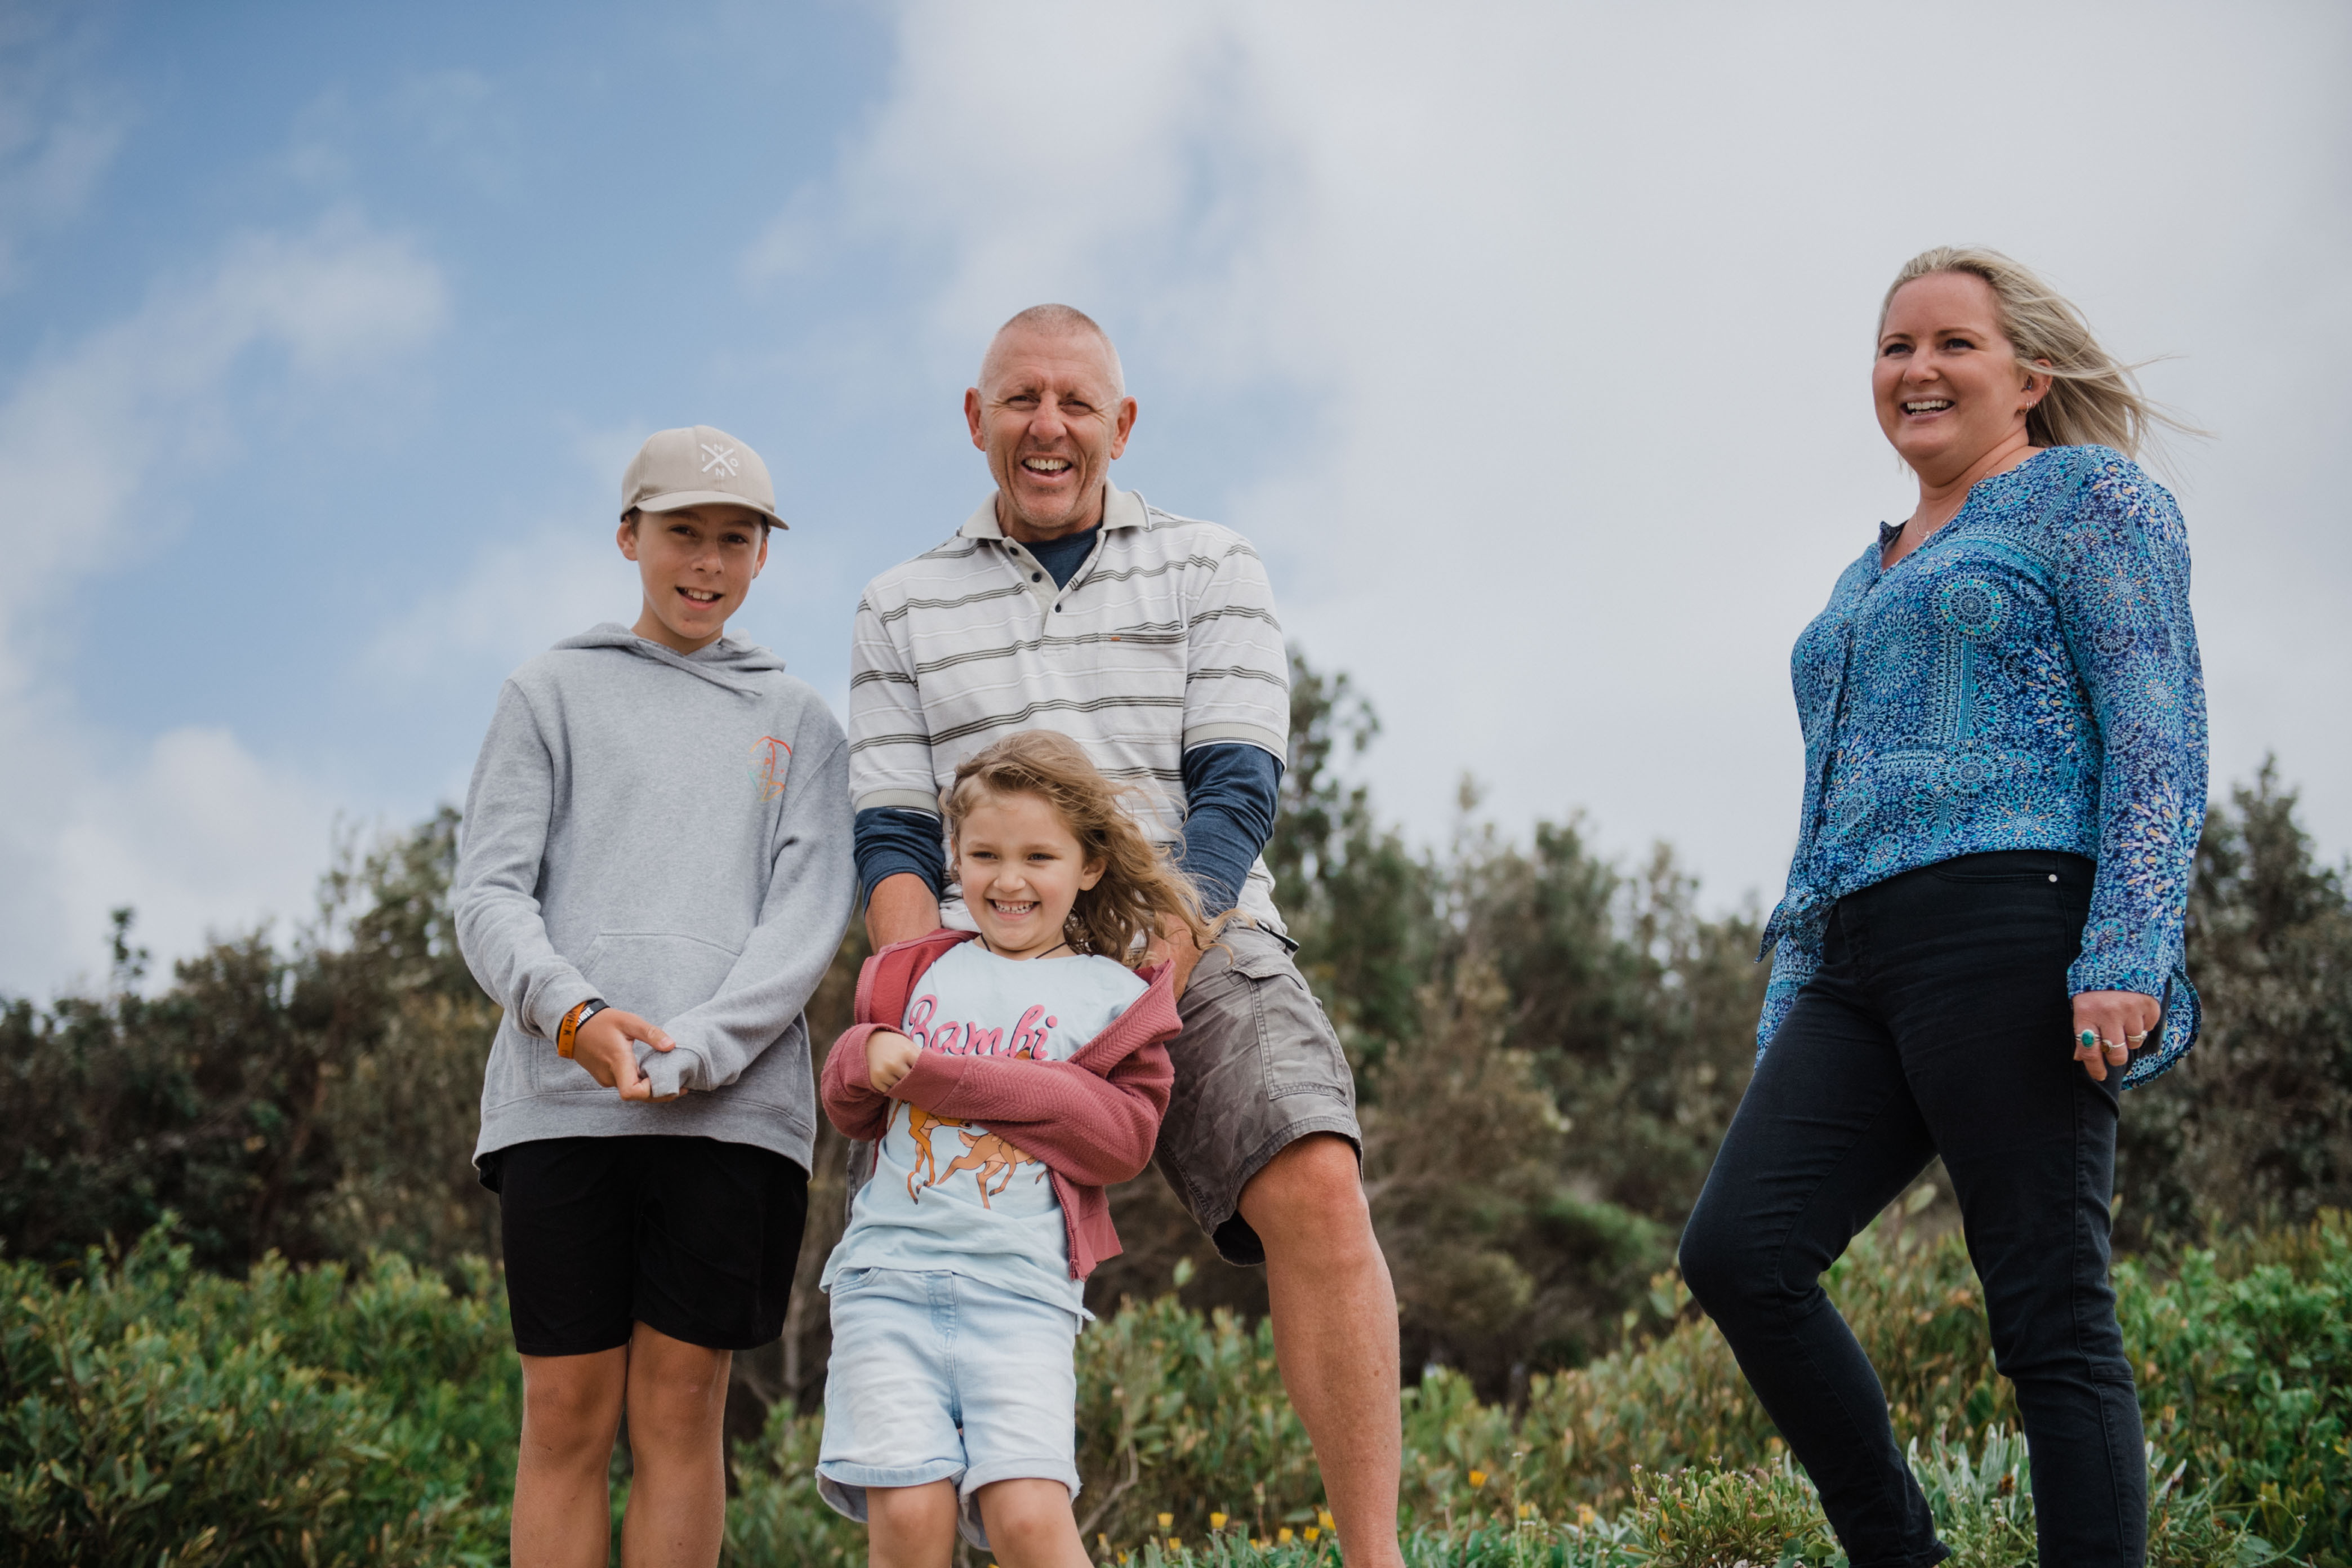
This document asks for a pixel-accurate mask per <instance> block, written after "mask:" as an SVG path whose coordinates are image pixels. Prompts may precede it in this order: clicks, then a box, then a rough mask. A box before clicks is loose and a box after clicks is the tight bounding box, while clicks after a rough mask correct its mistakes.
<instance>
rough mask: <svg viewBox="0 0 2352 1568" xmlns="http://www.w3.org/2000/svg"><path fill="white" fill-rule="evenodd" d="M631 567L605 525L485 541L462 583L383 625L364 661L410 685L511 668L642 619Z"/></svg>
mask: <svg viewBox="0 0 2352 1568" xmlns="http://www.w3.org/2000/svg"><path fill="white" fill-rule="evenodd" d="M590 515H593V513H592V514H590ZM616 568H617V569H616ZM627 571H628V568H627V566H626V563H625V562H623V561H622V560H621V559H620V557H619V554H618V552H616V551H615V549H614V543H613V536H612V535H611V534H610V533H608V532H605V531H603V530H602V529H597V528H588V529H584V530H583V528H581V527H579V526H578V525H577V524H576V523H549V524H546V525H543V526H542V527H540V528H538V529H535V530H533V531H531V532H530V534H529V535H528V536H526V537H524V538H522V539H520V540H516V541H513V542H507V543H500V544H493V545H490V546H488V547H487V548H486V549H484V550H483V551H482V552H480V553H479V554H478V555H477V556H475V558H474V560H473V561H472V563H470V564H469V565H467V568H466V570H465V574H464V575H463V576H461V577H459V578H458V579H457V581H456V582H454V583H452V584H449V585H448V586H447V587H446V588H440V589H436V590H434V591H433V592H431V593H429V594H427V595H425V596H424V597H422V598H421V599H419V600H417V601H416V602H415V604H413V605H410V606H409V607H408V608H407V609H406V610H404V611H403V612H402V613H401V614H399V615H398V616H394V618H393V619H392V620H390V621H388V622H387V623H385V625H384V626H383V628H382V629H381V630H380V631H379V632H377V634H376V635H375V637H373V640H371V642H370V643H369V645H368V649H367V652H366V654H365V656H364V658H363V667H364V668H365V669H366V670H367V671H368V672H369V673H370V674H372V675H373V676H375V677H376V678H377V679H380V680H382V681H383V682H384V683H385V684H386V685H387V686H388V687H393V688H398V689H408V690H412V691H413V690H415V689H420V688H441V687H445V686H447V685H449V684H452V683H454V682H457V681H459V680H464V679H475V680H478V679H479V678H480V676H481V675H482V674H483V672H484V671H486V670H504V669H510V668H513V667H514V666H516V665H518V664H520V663H521V662H522V661H523V660H524V659H526V658H530V656H531V655H533V654H535V653H539V652H541V650H543V649H545V648H547V647H551V646H552V645H553V644H554V643H555V642H557V641H558V640H559V639H561V638H563V637H570V636H572V634H573V633H575V632H579V631H583V630H585V629H586V628H587V627H589V626H593V625H595V624H596V623H597V622H599V621H612V620H618V621H632V620H635V618H636V617H635V609H636V605H635V602H634V600H633V598H632V595H631V592H630V590H631V589H632V587H633V586H634V584H633V582H632V581H631V579H630V578H629V577H628V576H627V575H626V572H627Z"/></svg>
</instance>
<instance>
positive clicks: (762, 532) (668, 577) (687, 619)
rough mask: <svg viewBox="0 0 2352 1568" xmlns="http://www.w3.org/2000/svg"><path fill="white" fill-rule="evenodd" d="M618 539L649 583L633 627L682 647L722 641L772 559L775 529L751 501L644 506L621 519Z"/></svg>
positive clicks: (646, 635) (654, 639) (691, 649)
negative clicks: (633, 518) (763, 521)
mask: <svg viewBox="0 0 2352 1568" xmlns="http://www.w3.org/2000/svg"><path fill="white" fill-rule="evenodd" d="M619 539H620V544H621V553H622V554H624V555H625V556H627V557H628V558H629V559H630V560H632V561H634V562H635V563H637V575H638V577H639V578H641V579H643V581H644V583H645V585H646V607H645V613H644V614H643V615H640V616H638V617H637V624H636V626H635V628H634V629H635V632H636V634H637V635H638V636H639V637H644V638H646V640H647V641H649V642H657V643H659V644H661V645H662V646H663V647H667V648H670V649H673V650H674V651H676V652H678V653H693V652H695V651H696V650H697V649H698V648H704V647H709V646H710V645H711V644H712V643H714V642H717V641H718V640H719V635H720V634H721V633H723V632H724V631H726V629H727V617H728V616H731V615H733V614H734V613H735V609H736V606H737V605H740V604H742V602H743V595H745V594H748V593H750V592H751V579H752V578H754V577H757V576H758V575H759V574H760V568H761V567H762V566H765V565H766V564H767V563H768V531H767V529H766V528H764V527H762V526H761V521H760V514H759V513H758V512H755V511H753V510H751V509H750V508H749V507H740V506H688V507H680V508H679V509H678V510H676V511H642V512H639V513H638V514H637V516H636V521H634V522H624V523H622V524H621V530H620V534H619Z"/></svg>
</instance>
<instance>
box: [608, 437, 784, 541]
mask: <svg viewBox="0 0 2352 1568" xmlns="http://www.w3.org/2000/svg"><path fill="white" fill-rule="evenodd" d="M689 506H748V507H750V508H751V510H753V511H756V512H758V513H759V514H760V515H761V517H764V518H766V519H767V520H768V521H770V522H772V523H774V524H775V525H776V526H777V527H778V528H783V527H786V526H788V525H787V524H786V523H785V521H784V520H783V519H782V518H781V517H778V516H777V515H776V487H775V486H774V485H773V484H772V483H770V482H769V479H768V465H767V464H765V463H763V462H761V461H760V454H759V453H757V452H754V451H753V450H751V447H746V446H745V445H743V443H742V442H740V441H738V440H737V439H735V437H732V436H730V435H729V434H727V432H726V431H724V430H720V429H717V428H715V427H714V426H709V425H688V426H686V427H685V428H683V429H678V430H656V431H655V432H654V433H653V434H652V435H651V436H648V437H646V444H645V445H644V446H642V447H638V448H637V455H636V456H635V457H634V458H630V459H629V469H628V472H626V473H625V474H623V475H622V476H621V515H622V516H623V517H626V516H628V515H629V513H630V512H632V511H676V510H678V509H679V508H680V507H689Z"/></svg>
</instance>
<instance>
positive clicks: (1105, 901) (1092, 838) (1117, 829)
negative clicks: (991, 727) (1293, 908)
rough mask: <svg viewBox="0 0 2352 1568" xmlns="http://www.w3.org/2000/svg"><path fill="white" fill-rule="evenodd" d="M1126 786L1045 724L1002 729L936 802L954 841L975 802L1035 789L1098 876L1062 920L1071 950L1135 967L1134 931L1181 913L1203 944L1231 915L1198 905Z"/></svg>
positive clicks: (1139, 955) (1148, 932)
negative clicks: (1147, 832)
mask: <svg viewBox="0 0 2352 1568" xmlns="http://www.w3.org/2000/svg"><path fill="white" fill-rule="evenodd" d="M1127 793H1128V791H1127V790H1126V789H1125V788H1122V787H1121V786H1120V785H1118V784H1113V783H1111V782H1110V780H1108V779H1107V778H1105V777H1103V775H1102V773H1101V772H1100V771H1099V770H1097V768H1096V767H1095V764H1094V763H1093V761H1092V759H1090V758H1089V757H1087V754H1086V752H1083V751H1081V750H1080V749H1079V747H1078V743H1077V742H1076V741H1073V740H1071V739H1070V738H1069V737H1068V736H1067V735H1059V734H1056V733H1055V732H1054V731H1051V730H1024V731H1020V732H1019V733H1018V734H1013V735H1007V736H1005V737H1004V739H1003V740H1001V741H998V742H995V743H994V744H993V745H991V746H989V747H988V748H987V749H985V750H984V751H982V752H977V753H975V754H974V755H972V756H970V757H967V758H965V759H964V760H963V762H962V763H960V764H958V766H957V768H956V774H955V783H953V784H950V785H949V786H948V787H947V788H946V789H943V790H941V791H940V813H941V814H942V815H943V816H945V817H946V818H947V824H948V837H949V839H950V842H952V841H953V840H954V839H955V838H956V837H957V836H958V834H959V833H960V831H961V828H962V826H963V819H964V818H965V816H968V815H970V813H971V809H972V808H973V807H974V806H976V805H979V804H980V803H981V802H982V800H983V799H985V798H987V797H988V796H990V795H1036V796H1038V797H1039V798H1040V799H1042V800H1044V801H1045V804H1046V805H1049V806H1051V807H1053V809H1054V815H1055V816H1058V817H1060V818H1061V819H1062V823H1063V826H1066V827H1067V828H1068V829H1069V830H1070V836H1071V837H1074V838H1076V840H1077V841H1078V849H1079V852H1080V853H1081V855H1082V856H1083V857H1084V858H1085V860H1086V861H1087V863H1088V864H1097V863H1098V864H1100V865H1101V867H1102V868H1103V874H1102V879H1101V880H1100V881H1098V882H1097V883H1096V884H1095V885H1094V886H1093V887H1091V888H1088V889H1086V890H1085V891H1083V892H1081V893H1079V895H1078V900H1077V902H1076V904H1074V905H1072V906H1071V909H1070V918H1069V921H1068V922H1067V923H1066V925H1065V927H1064V928H1063V933H1064V935H1065V936H1066V938H1067V939H1068V941H1069V943H1070V946H1071V948H1072V950H1073V951H1075V952H1082V953H1097V954H1099V955H1101V956H1102V957H1105V958H1115V959H1117V960H1118V962H1119V963H1124V964H1126V965H1127V966H1128V967H1129V969H1133V968H1134V967H1136V966H1137V965H1138V964H1139V963H1142V962H1143V959H1144V947H1143V944H1142V942H1139V941H1138V940H1137V939H1138V938H1146V939H1148V938H1150V937H1152V936H1156V935H1158V934H1159V931H1160V924H1161V922H1162V921H1169V920H1174V921H1181V922H1182V923H1183V925H1184V927H1185V929H1186V930H1187V931H1191V932H1192V942H1193V944H1194V945H1195V946H1197V947H1206V946H1208V945H1209V943H1210V942H1213V941H1214V940H1216V933H1217V931H1218V930H1219V929H1220V928H1222V927H1223V924H1224V922H1225V920H1227V919H1230V918H1231V917H1230V916H1225V917H1221V918H1219V919H1218V920H1215V921H1211V920H1209V919H1207V918H1206V917H1204V916H1203V915H1202V912H1201V895H1200V892H1199V890H1198V889H1195V888H1194V887H1193V886H1192V879H1190V878H1188V877H1186V876H1185V875H1184V874H1183V873H1182V872H1181V871H1179V870H1178V869H1176V868H1175V867H1174V866H1172V865H1171V864H1170V863H1169V860H1168V857H1167V856H1166V855H1165V854H1163V853H1162V852H1161V851H1160V848H1159V847H1158V846H1156V845H1154V844H1153V843H1152V842H1151V840H1150V839H1149V838H1147V837H1144V834H1143V830H1142V829H1141V828H1140V827H1139V826H1136V823H1135V818H1134V817H1132V816H1129V815H1128V812H1127V809H1126V807H1125V806H1124V805H1122V804H1121V801H1120V797H1121V796H1122V795H1126V794H1127Z"/></svg>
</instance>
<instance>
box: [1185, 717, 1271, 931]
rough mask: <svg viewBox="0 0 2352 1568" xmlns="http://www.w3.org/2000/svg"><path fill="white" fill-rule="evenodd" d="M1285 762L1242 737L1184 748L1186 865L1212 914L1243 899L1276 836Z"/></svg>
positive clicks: (1205, 906)
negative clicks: (1244, 888) (1252, 870)
mask: <svg viewBox="0 0 2352 1568" xmlns="http://www.w3.org/2000/svg"><path fill="white" fill-rule="evenodd" d="M1281 795H1282V762H1281V759H1279V758H1277V757H1276V756H1275V754H1274V753H1273V752H1268V751H1265V750H1263V749H1261V748H1259V747H1256V746H1253V745H1249V744H1246V743H1244V742H1232V741H1229V742H1220V743H1217V744H1214V745H1207V746H1195V747H1193V748H1192V750H1191V751H1189V752H1185V753H1184V870H1185V873H1186V875H1188V876H1190V877H1191V878H1192V882H1193V885H1194V886H1196V887H1198V888H1199V889H1201V902H1202V907H1203V908H1205V909H1206V910H1208V912H1209V913H1211V914H1213V915H1221V914H1223V913H1224V912H1225V911H1226V910H1229V909H1232V908H1233V907H1234V905H1235V904H1237V903H1239V902H1240V901H1241V896H1242V884H1243V883H1244V882H1246V881H1248V880H1249V874H1250V868H1251V867H1252V866H1255V864H1257V858H1258V857H1259V856H1260V855H1263V854H1265V847H1266V845H1267V843H1268V842H1269V841H1270V840H1272V838H1273V837H1274V816H1275V812H1276V809H1277V807H1278V806H1279V805H1280V802H1281Z"/></svg>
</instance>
